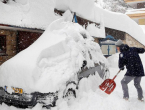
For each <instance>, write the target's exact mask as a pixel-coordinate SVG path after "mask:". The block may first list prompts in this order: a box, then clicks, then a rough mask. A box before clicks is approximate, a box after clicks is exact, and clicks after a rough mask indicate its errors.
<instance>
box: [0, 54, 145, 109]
mask: <svg viewBox="0 0 145 110" xmlns="http://www.w3.org/2000/svg"><path fill="white" fill-rule="evenodd" d="M140 56H141V60H142V62H143V66H144V67H145V54H142V55H140ZM110 59H112V60H110ZM117 60H118V54H114V55H113V56H111V57H110V58H108V61H109V63H110V68H109V69H110V73H111V74H110V78H113V77H114V75H115V74H116V73H117V72H118V68H117V66H116V65H117V63H118V62H117ZM125 71H126V70H124V71H121V72H120V73H119V75H118V77H117V78H116V79H115V82H116V85H117V86H116V88H115V90H114V91H113V93H112V94H110V95H107V94H105V93H104V92H102V91H101V90H99V88H98V85H97V84H98V83H97V81H96V80H95V79H94V78H90V79H84V80H82V81H81V84H80V88H81V90H80V93H79V95H78V98H76V99H75V100H74V101H73V102H70V103H67V102H66V101H65V100H59V101H58V103H57V105H58V106H57V107H54V108H52V110H96V109H97V110H144V109H145V102H140V101H138V100H137V92H136V89H135V87H134V84H133V81H132V82H130V83H129V84H128V87H129V94H130V99H129V101H125V100H123V99H122V88H121V83H120V81H121V79H122V78H123V76H124V74H125ZM96 77H97V76H96ZM92 83H93V84H92ZM144 84H145V77H143V78H142V81H141V86H142V88H143V94H144V96H145V87H144ZM90 85H92V87H91V88H90ZM94 87H95V88H94ZM0 109H1V110H21V109H18V108H15V107H13V106H11V107H9V106H7V105H5V104H3V105H2V106H0ZM26 110H46V109H44V108H43V109H42V108H41V105H40V104H37V105H36V106H35V107H34V108H33V109H26Z"/></svg>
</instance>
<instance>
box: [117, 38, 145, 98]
mask: <svg viewBox="0 0 145 110" xmlns="http://www.w3.org/2000/svg"><path fill="white" fill-rule="evenodd" d="M115 45H116V47H117V50H118V51H119V52H121V53H120V54H119V62H118V66H119V68H120V70H124V66H126V68H127V72H126V74H125V76H124V78H123V79H122V80H121V84H122V90H123V99H125V100H128V99H129V93H128V86H127V84H128V83H129V82H130V81H132V80H134V86H135V87H136V89H137V93H138V100H140V101H144V99H143V90H142V87H141V86H140V82H141V78H142V76H144V69H143V65H142V61H141V59H140V57H139V53H144V52H145V49H144V48H136V47H129V46H128V45H126V44H123V42H122V40H120V39H119V40H118V41H117V42H116V43H115Z"/></svg>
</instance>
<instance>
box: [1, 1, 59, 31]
mask: <svg viewBox="0 0 145 110" xmlns="http://www.w3.org/2000/svg"><path fill="white" fill-rule="evenodd" d="M54 5H55V2H54V0H43V2H42V0H15V2H14V1H12V0H9V2H8V3H7V4H4V3H2V2H0V13H1V15H2V16H1V17H0V24H8V25H14V26H20V27H27V28H38V29H46V28H47V26H48V25H49V24H50V23H51V22H52V21H54V20H56V19H58V16H55V14H54Z"/></svg>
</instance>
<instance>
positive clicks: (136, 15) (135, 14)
mask: <svg viewBox="0 0 145 110" xmlns="http://www.w3.org/2000/svg"><path fill="white" fill-rule="evenodd" d="M127 15H128V16H129V17H130V18H141V17H145V13H134V14H127Z"/></svg>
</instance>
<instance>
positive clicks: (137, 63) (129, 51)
mask: <svg viewBox="0 0 145 110" xmlns="http://www.w3.org/2000/svg"><path fill="white" fill-rule="evenodd" d="M144 51H145V50H144V48H136V47H129V46H128V45H126V44H122V45H121V46H120V52H121V53H120V54H119V68H123V67H124V66H126V68H127V72H126V74H125V75H126V76H144V69H143V65H142V62H141V59H140V57H139V53H144Z"/></svg>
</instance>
